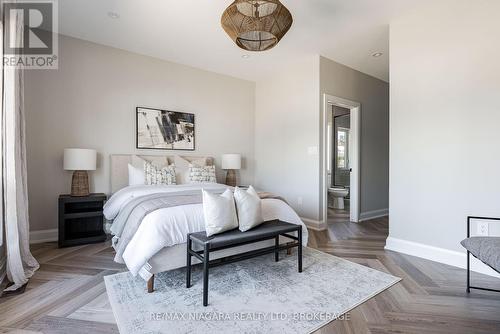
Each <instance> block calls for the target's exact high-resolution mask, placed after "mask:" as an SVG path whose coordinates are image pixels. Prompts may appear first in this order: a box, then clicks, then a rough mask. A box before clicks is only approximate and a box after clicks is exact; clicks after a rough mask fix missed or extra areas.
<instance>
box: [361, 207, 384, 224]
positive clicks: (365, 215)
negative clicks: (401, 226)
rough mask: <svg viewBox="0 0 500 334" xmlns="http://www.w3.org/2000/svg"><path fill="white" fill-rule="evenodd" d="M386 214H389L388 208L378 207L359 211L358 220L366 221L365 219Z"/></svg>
mask: <svg viewBox="0 0 500 334" xmlns="http://www.w3.org/2000/svg"><path fill="white" fill-rule="evenodd" d="M388 215H389V209H380V210H373V211H366V212H361V213H360V214H359V221H360V222H362V221H366V220H370V219H375V218H380V217H386V216H388Z"/></svg>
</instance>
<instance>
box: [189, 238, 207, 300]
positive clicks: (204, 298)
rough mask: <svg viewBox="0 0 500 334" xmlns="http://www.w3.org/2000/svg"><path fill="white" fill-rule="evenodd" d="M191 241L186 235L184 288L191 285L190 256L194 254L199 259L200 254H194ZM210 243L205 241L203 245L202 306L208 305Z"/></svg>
mask: <svg viewBox="0 0 500 334" xmlns="http://www.w3.org/2000/svg"><path fill="white" fill-rule="evenodd" d="M192 246H193V241H192V240H191V238H190V237H189V235H188V240H187V252H186V253H187V258H186V288H190V287H191V257H192V256H193V255H194V256H196V257H197V258H199V259H201V258H200V256H199V255H198V256H197V255H195V254H194V253H195V252H194V251H193V248H192ZM209 247H210V245H209V244H208V243H205V244H204V245H203V259H202V262H203V306H207V305H208V272H209V268H210V252H209Z"/></svg>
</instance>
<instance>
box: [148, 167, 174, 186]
mask: <svg viewBox="0 0 500 334" xmlns="http://www.w3.org/2000/svg"><path fill="white" fill-rule="evenodd" d="M144 177H145V184H147V185H152V184H177V183H176V179H175V165H169V166H165V167H157V166H155V165H153V164H152V163H151V162H149V161H145V162H144Z"/></svg>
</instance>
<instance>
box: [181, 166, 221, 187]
mask: <svg viewBox="0 0 500 334" xmlns="http://www.w3.org/2000/svg"><path fill="white" fill-rule="evenodd" d="M188 181H189V183H203V182H208V183H217V178H216V176H215V166H205V167H199V166H195V165H192V164H191V165H189V179H188Z"/></svg>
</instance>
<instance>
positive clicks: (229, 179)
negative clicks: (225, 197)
mask: <svg viewBox="0 0 500 334" xmlns="http://www.w3.org/2000/svg"><path fill="white" fill-rule="evenodd" d="M226 185H228V186H230V187H236V171H235V170H234V169H228V170H227V174H226Z"/></svg>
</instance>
